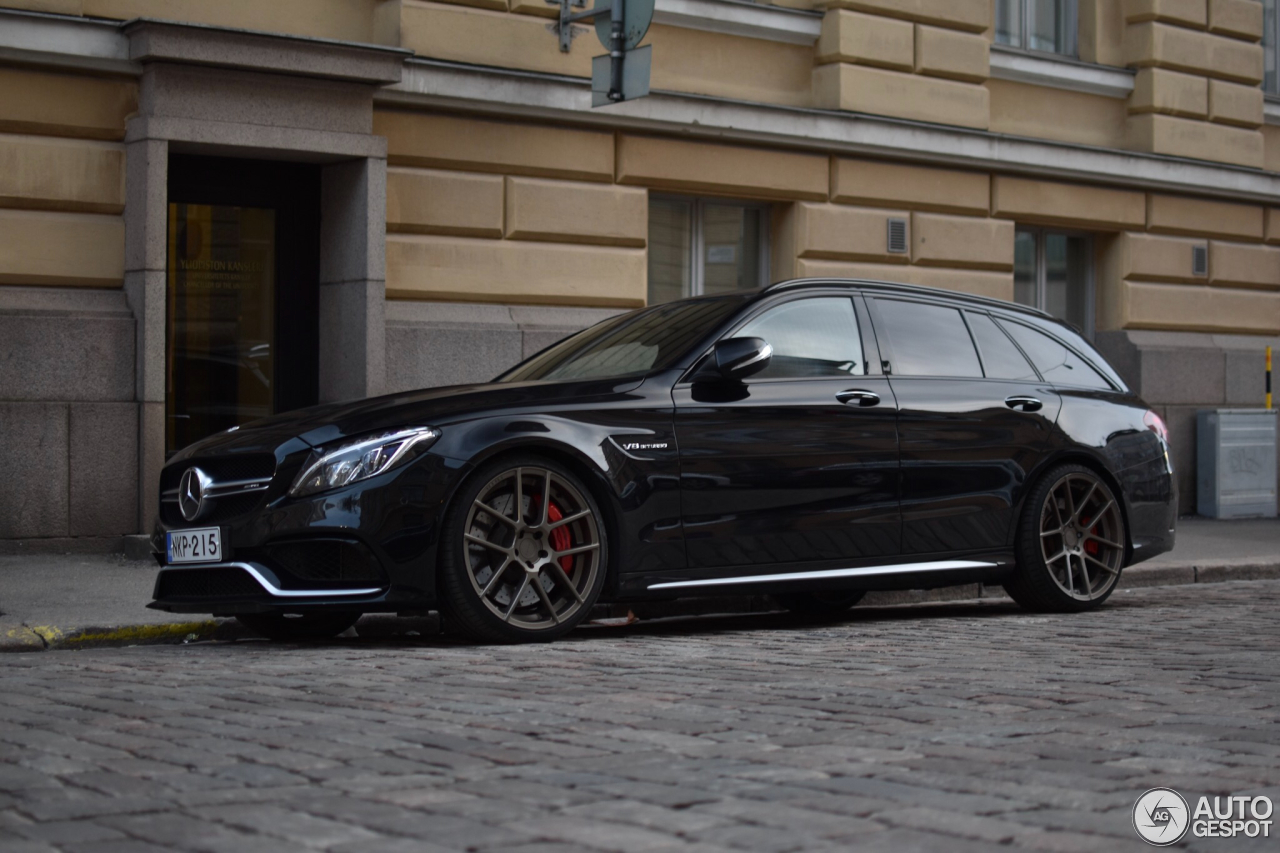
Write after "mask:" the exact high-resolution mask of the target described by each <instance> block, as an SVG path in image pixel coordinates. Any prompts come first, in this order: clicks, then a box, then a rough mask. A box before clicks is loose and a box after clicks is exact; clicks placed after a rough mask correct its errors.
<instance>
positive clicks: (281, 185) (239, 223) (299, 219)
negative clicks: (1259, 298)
mask: <svg viewBox="0 0 1280 853" xmlns="http://www.w3.org/2000/svg"><path fill="white" fill-rule="evenodd" d="M168 214H169V228H168V241H169V248H168V271H167V287H168V294H167V299H166V303H165V304H166V310H165V314H166V336H165V339H166V353H165V356H166V361H165V363H166V384H165V451H166V454H171V453H173V452H175V451H177V450H180V449H181V448H183V447H185V446H186V445H188V444H190V443H192V442H194V441H199V440H200V439H202V438H204V437H206V436H208V435H212V434H213V433H216V432H221V431H222V430H225V429H228V428H230V427H233V426H237V425H239V424H242V423H247V422H249V421H252V420H256V419H257V418H261V417H265V416H267V415H270V414H273V413H275V412H283V411H288V410H289V409H297V408H301V407H303V406H309V405H313V404H314V403H316V402H317V401H318V397H319V278H320V169H319V167H317V166H309V165H304V164H298V163H280V162H274V161H262V160H245V159H237V158H230V157H200V156H194V155H181V154H175V155H172V156H171V157H170V158H169V207H168Z"/></svg>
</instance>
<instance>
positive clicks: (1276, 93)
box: [1262, 0, 1280, 101]
mask: <svg viewBox="0 0 1280 853" xmlns="http://www.w3.org/2000/svg"><path fill="white" fill-rule="evenodd" d="M1268 7H1270V8H1269V9H1268ZM1268 17H1270V18H1271V26H1270V27H1268V26H1267V18H1268ZM1262 54H1263V59H1262V93H1263V96H1264V97H1266V98H1267V99H1269V100H1271V101H1276V100H1280V3H1278V2H1276V0H1262ZM1268 58H1269V59H1270V60H1271V68H1272V71H1271V85H1270V86H1268V85H1267V69H1266V66H1267V59H1268Z"/></svg>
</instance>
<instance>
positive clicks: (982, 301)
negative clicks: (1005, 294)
mask: <svg viewBox="0 0 1280 853" xmlns="http://www.w3.org/2000/svg"><path fill="white" fill-rule="evenodd" d="M833 285H834V286H836V287H862V288H872V289H876V290H887V291H891V292H898V293H920V294H928V295H929V296H942V297H946V298H947V299H957V300H960V301H962V302H974V303H977V304H979V305H990V306H992V307H996V308H1004V309H1006V310H1009V309H1012V310H1015V311H1022V312H1025V313H1027V314H1034V315H1036V316H1039V317H1049V318H1050V319H1052V317H1053V315H1051V314H1049V313H1048V312H1047V311H1041V310H1040V309H1039V308H1032V307H1030V306H1028V305H1019V304H1018V303H1016V302H1006V301H1005V300H1003V299H994V298H992V297H990V296H975V295H973V294H971V293H960V292H958V291H955V290H945V289H943V288H941V287H926V286H924V285H921V284H902V283H901V282H894V281H878V280H876V279H869V278H868V279H864V278H793V279H788V280H787V281H777V282H774V283H773V284H770V285H767V286H765V287H764V288H763V289H762V290H761V293H772V292H774V291H777V290H787V289H790V288H793V287H821V286H825V287H831V286H833Z"/></svg>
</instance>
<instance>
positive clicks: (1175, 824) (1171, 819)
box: [1133, 788, 1191, 847]
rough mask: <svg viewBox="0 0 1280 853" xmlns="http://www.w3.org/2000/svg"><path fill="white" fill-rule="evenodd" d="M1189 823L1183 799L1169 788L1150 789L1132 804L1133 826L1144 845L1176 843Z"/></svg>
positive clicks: (1187, 811)
mask: <svg viewBox="0 0 1280 853" xmlns="http://www.w3.org/2000/svg"><path fill="white" fill-rule="evenodd" d="M1190 825H1191V813H1190V811H1189V810H1188V809H1187V801H1186V800H1184V799H1182V795H1181V794H1179V793H1178V792H1177V791H1175V790H1173V789H1172V788H1152V789H1151V790H1150V791H1147V792H1146V793H1145V794H1143V795H1142V796H1141V797H1138V801H1137V802H1136V803H1134V804H1133V828H1134V829H1136V830H1137V831H1138V835H1140V836H1142V840H1143V841H1145V842H1147V843H1148V844H1154V845H1155V846H1157V847H1168V846H1169V845H1170V844H1177V843H1178V842H1179V841H1181V840H1182V836H1184V835H1186V834H1187V827H1188V826H1190Z"/></svg>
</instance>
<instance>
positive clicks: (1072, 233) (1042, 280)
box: [1014, 225, 1098, 341]
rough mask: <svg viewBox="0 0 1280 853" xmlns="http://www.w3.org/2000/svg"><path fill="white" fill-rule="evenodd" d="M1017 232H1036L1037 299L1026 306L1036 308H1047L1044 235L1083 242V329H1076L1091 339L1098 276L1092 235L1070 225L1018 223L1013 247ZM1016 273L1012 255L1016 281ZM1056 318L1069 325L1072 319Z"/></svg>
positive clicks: (1047, 277) (1047, 273) (1094, 323)
mask: <svg viewBox="0 0 1280 853" xmlns="http://www.w3.org/2000/svg"><path fill="white" fill-rule="evenodd" d="M1018 234H1033V235H1035V240H1036V253H1035V264H1036V275H1035V279H1036V282H1035V284H1036V302H1035V304H1034V305H1028V306H1027V307H1028V308H1035V309H1037V310H1039V311H1046V310H1047V309H1046V308H1045V307H1044V306H1045V303H1046V302H1048V294H1049V265H1048V264H1047V263H1046V262H1045V245H1046V243H1047V242H1048V241H1047V240H1045V235H1046V234H1061V235H1063V236H1064V237H1078V238H1081V239H1083V240H1084V241H1085V254H1086V255H1087V256H1088V258H1089V264H1088V266H1087V268H1086V269H1085V282H1084V288H1085V294H1084V328H1082V329H1080V330H1079V331H1080V334H1081V335H1082V336H1083V337H1084V339H1085V340H1087V341H1092V340H1093V334H1094V332H1095V331H1096V326H1097V317H1096V314H1097V277H1098V275H1097V273H1098V271H1097V266H1098V265H1097V262H1096V255H1095V248H1096V247H1095V244H1094V239H1093V237H1094V235H1093V234H1091V233H1090V232H1088V231H1078V230H1072V229H1070V228H1052V227H1048V226H1039V225H1019V226H1017V228H1016V229H1015V230H1014V245H1015V246H1016V245H1017V235H1018ZM1017 274H1018V271H1017V262H1016V258H1015V264H1014V277H1015V282H1016V280H1017ZM1015 304H1018V305H1021V304H1023V303H1021V302H1015ZM1055 319H1058V320H1063V321H1064V322H1066V323H1068V324H1069V323H1070V322H1071V321H1070V320H1066V319H1065V318H1062V317H1057V318H1055Z"/></svg>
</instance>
